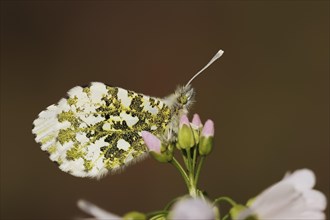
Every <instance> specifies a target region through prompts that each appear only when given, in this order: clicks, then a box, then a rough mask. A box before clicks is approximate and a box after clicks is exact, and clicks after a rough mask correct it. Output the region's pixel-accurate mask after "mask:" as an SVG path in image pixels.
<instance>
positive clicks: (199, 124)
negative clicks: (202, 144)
mask: <svg viewBox="0 0 330 220" xmlns="http://www.w3.org/2000/svg"><path fill="white" fill-rule="evenodd" d="M192 124H193V125H195V126H197V127H198V128H200V127H202V126H203V125H202V122H201V119H200V117H199V115H198V114H194V117H193V120H192Z"/></svg>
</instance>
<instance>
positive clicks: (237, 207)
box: [229, 204, 259, 220]
mask: <svg viewBox="0 0 330 220" xmlns="http://www.w3.org/2000/svg"><path fill="white" fill-rule="evenodd" d="M246 209H247V207H246V206H244V205H239V204H238V205H235V206H234V207H233V208H231V209H230V211H229V213H230V216H231V219H234V220H236V219H238V216H239V214H240V213H241V212H242V211H244V210H246ZM239 220H259V218H258V217H257V216H255V215H250V216H248V217H246V218H244V219H239Z"/></svg>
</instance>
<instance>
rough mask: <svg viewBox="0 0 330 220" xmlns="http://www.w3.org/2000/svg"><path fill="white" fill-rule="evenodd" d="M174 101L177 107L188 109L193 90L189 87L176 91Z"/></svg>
mask: <svg viewBox="0 0 330 220" xmlns="http://www.w3.org/2000/svg"><path fill="white" fill-rule="evenodd" d="M176 95H177V96H176V97H177V98H176V101H177V103H178V105H180V106H182V107H183V108H186V109H188V108H189V107H190V105H191V104H192V103H193V100H194V96H195V93H194V89H193V88H191V86H190V85H189V86H184V87H180V88H178V89H177V91H176Z"/></svg>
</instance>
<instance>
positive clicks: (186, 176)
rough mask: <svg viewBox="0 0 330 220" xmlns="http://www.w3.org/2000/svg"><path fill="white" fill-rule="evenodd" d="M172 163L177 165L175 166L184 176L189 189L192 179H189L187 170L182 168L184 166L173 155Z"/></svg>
mask: <svg viewBox="0 0 330 220" xmlns="http://www.w3.org/2000/svg"><path fill="white" fill-rule="evenodd" d="M171 164H173V165H174V166H175V168H177V169H178V170H179V172H180V174H181V176H182V177H183V179H184V181H185V183H186V185H187V187H188V189H190V181H189V177H188V175H187V173H186V171H185V170H184V169H183V168H182V166H181V165H180V163H179V162H178V161H177V160H176V159H175V158H174V157H173V159H172V161H171Z"/></svg>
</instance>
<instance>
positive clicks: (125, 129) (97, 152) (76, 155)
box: [33, 82, 171, 178]
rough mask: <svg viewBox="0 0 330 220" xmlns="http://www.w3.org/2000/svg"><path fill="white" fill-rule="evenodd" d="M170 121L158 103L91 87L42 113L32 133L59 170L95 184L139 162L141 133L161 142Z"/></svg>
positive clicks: (73, 91)
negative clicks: (94, 178)
mask: <svg viewBox="0 0 330 220" xmlns="http://www.w3.org/2000/svg"><path fill="white" fill-rule="evenodd" d="M170 118H171V109H170V108H169V107H168V106H167V105H166V104H165V103H164V102H163V101H162V100H161V99H158V98H152V97H149V96H145V95H142V94H138V93H135V92H132V91H128V90H125V89H122V88H117V87H109V86H106V85H104V84H103V83H97V82H95V83H91V85H90V86H88V87H84V88H83V87H79V86H77V87H74V88H72V89H71V90H70V91H69V92H68V98H63V99H61V100H60V101H59V102H58V104H56V105H51V106H49V107H48V108H47V109H46V110H44V111H42V112H41V113H40V114H39V117H38V118H37V119H36V120H35V121H34V122H33V124H34V128H33V133H34V134H35V135H36V141H37V142H39V143H40V144H41V149H42V150H44V151H47V152H48V153H49V154H50V159H51V160H52V161H55V162H57V163H58V164H59V167H60V169H61V170H63V171H65V172H68V173H70V174H72V175H74V176H79V177H96V178H100V177H101V176H103V175H104V174H106V173H108V171H116V170H118V169H120V168H123V167H125V166H126V165H127V164H129V163H130V162H134V161H136V160H138V159H139V158H142V157H143V155H145V153H146V151H147V149H146V147H145V145H144V142H143V140H142V138H141V131H150V132H152V133H154V134H155V135H158V136H161V135H162V134H163V133H164V131H165V129H166V127H167V125H168V124H169V122H170Z"/></svg>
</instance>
